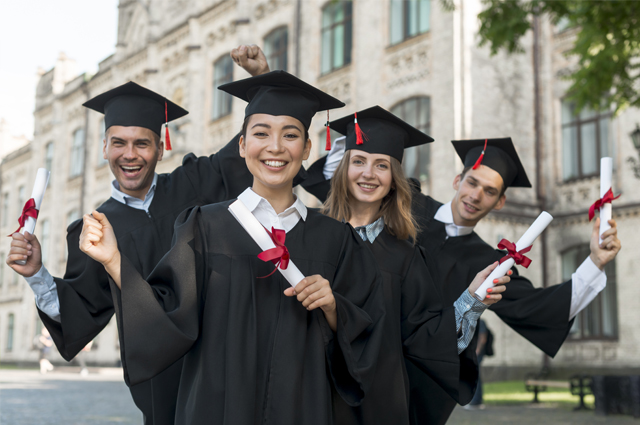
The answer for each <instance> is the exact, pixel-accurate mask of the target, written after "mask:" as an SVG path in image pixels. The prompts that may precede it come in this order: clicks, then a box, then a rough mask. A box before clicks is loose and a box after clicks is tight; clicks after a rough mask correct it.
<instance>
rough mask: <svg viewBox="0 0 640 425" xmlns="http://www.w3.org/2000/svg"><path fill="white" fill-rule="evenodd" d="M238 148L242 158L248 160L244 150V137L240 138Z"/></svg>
mask: <svg viewBox="0 0 640 425" xmlns="http://www.w3.org/2000/svg"><path fill="white" fill-rule="evenodd" d="M238 147H239V148H240V157H241V158H246V150H245V148H244V136H240V139H239V140H238Z"/></svg>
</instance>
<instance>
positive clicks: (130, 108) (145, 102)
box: [82, 81, 189, 150]
mask: <svg viewBox="0 0 640 425" xmlns="http://www.w3.org/2000/svg"><path fill="white" fill-rule="evenodd" d="M82 106H85V107H87V108H89V109H93V110H94V111H97V112H100V113H102V114H104V126H105V130H106V129H108V128H109V127H111V126H114V125H121V126H124V127H143V128H148V129H149V130H151V131H153V132H154V133H156V134H157V135H158V136H160V132H161V131H162V124H166V123H168V122H169V121H173V120H175V119H178V118H180V117H182V116H185V115H187V114H188V113H189V112H187V111H186V110H184V109H183V108H181V107H180V106H178V105H176V104H175V103H173V102H172V101H170V100H169V99H167V98H165V97H164V96H161V95H159V94H158V93H156V92H153V91H151V90H149V89H146V88H144V87H142V86H140V85H138V84H136V83H134V82H133V81H129V82H128V83H126V84H123V85H121V86H118V87H116V88H114V89H111V90H109V91H106V92H104V93H102V94H99V95H97V96H96V97H94V98H93V99H91V100H87V101H86V102H85V103H84V104H83V105H82ZM168 135H169V130H168V129H167V137H166V144H167V146H166V148H167V149H168V150H171V144H170V142H169V137H168Z"/></svg>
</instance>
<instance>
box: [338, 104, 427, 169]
mask: <svg viewBox="0 0 640 425" xmlns="http://www.w3.org/2000/svg"><path fill="white" fill-rule="evenodd" d="M331 127H332V128H333V129H334V130H336V131H338V132H340V133H342V134H344V135H346V136H347V139H346V141H345V145H346V150H349V149H359V150H362V151H365V152H368V153H381V154H385V155H389V156H391V157H393V158H395V159H397V160H398V161H402V156H403V155H404V150H405V149H406V148H410V147H412V146H418V145H423V144H425V143H431V142H433V139H432V138H431V137H429V136H427V135H426V134H424V133H423V132H422V131H420V130H418V129H417V128H415V127H414V126H412V125H409V124H407V123H406V122H404V121H403V120H401V119H400V118H398V117H396V116H395V115H393V114H392V113H391V112H389V111H387V110H386V109H383V108H381V107H379V106H373V107H371V108H368V109H364V110H362V111H358V112H356V113H355V114H351V115H347V116H346V117H343V118H340V119H338V120H335V121H332V122H331Z"/></svg>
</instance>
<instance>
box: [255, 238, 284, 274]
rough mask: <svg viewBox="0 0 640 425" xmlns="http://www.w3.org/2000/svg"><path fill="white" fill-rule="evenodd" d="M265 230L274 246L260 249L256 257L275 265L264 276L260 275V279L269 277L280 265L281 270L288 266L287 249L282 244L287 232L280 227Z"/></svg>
mask: <svg viewBox="0 0 640 425" xmlns="http://www.w3.org/2000/svg"><path fill="white" fill-rule="evenodd" d="M264 230H266V231H267V233H268V234H269V236H270V237H271V240H272V241H273V243H274V244H275V245H276V246H275V248H271V249H267V250H266V251H262V252H261V253H260V254H258V258H259V259H261V260H262V261H264V262H267V261H271V262H272V263H273V264H275V265H276V268H275V269H274V270H273V271H272V272H271V273H269V274H268V275H266V276H261V277H260V279H263V278H265V277H269V276H271V275H272V274H274V273H275V272H276V270H278V267H280V268H281V269H282V270H286V269H287V267H289V258H290V257H289V250H288V249H287V247H286V246H284V240H285V238H286V237H287V232H285V231H284V230H282V229H274V228H273V227H272V228H271V232H270V231H269V230H267V229H264Z"/></svg>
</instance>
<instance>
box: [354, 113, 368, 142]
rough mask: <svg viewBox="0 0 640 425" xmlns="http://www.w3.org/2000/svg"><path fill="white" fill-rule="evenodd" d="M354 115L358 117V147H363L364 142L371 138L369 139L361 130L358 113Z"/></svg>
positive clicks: (356, 120) (356, 119) (356, 121)
mask: <svg viewBox="0 0 640 425" xmlns="http://www.w3.org/2000/svg"><path fill="white" fill-rule="evenodd" d="M354 115H355V117H356V118H355V123H356V145H361V144H362V143H364V141H363V140H369V138H368V137H367V135H366V134H365V133H364V132H363V131H362V129H361V128H360V124H358V113H357V112H356V113H355V114H354Z"/></svg>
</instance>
